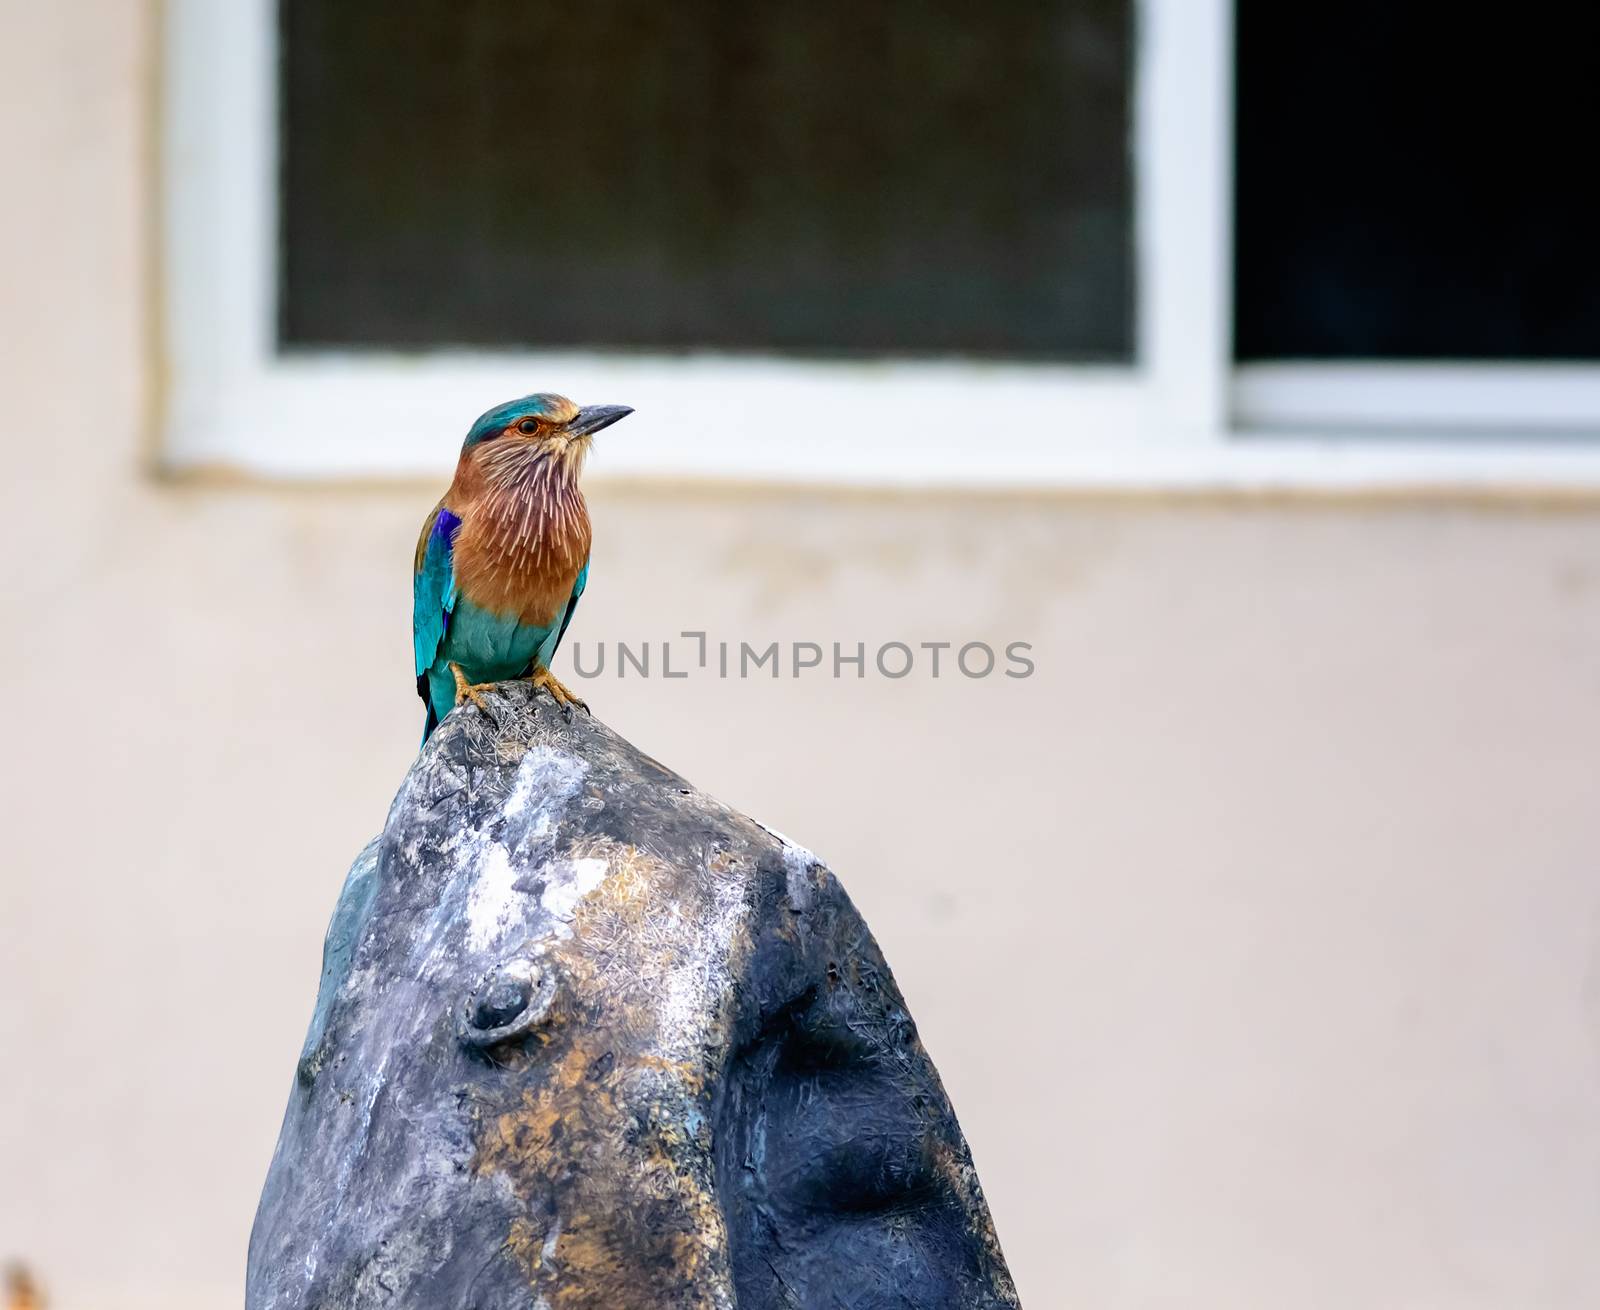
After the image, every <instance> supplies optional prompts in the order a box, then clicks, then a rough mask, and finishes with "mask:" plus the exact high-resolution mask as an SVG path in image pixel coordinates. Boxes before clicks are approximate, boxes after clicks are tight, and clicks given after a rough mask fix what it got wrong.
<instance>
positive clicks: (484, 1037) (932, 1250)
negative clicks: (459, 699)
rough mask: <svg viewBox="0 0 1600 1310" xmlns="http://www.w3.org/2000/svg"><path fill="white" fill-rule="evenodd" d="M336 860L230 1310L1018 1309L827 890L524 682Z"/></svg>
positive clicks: (855, 927)
mask: <svg viewBox="0 0 1600 1310" xmlns="http://www.w3.org/2000/svg"><path fill="white" fill-rule="evenodd" d="M486 708H487V710H488V713H484V712H483V711H481V710H479V709H478V708H476V707H474V706H471V705H468V706H464V707H462V708H461V709H460V710H458V711H457V712H456V713H454V714H451V715H450V716H449V717H448V718H447V719H446V721H445V722H444V724H443V725H442V727H441V728H440V729H439V730H438V731H437V732H436V733H435V734H434V735H433V736H432V738H431V739H430V740H429V741H428V743H427V745H426V747H425V749H424V750H423V752H422V754H421V755H420V757H419V758H418V759H417V762H416V764H415V765H414V766H413V768H412V769H411V772H410V774H409V776H408V777H407V778H406V780H405V783H404V785H403V786H402V787H401V789H400V793H399V795H398V796H397V797H396V798H395V801H394V805H393V807H392V808H391V810H390V813H389V819H388V823H387V824H386V826H385V828H384V831H383V834H382V836H381V837H379V838H378V839H377V840H375V841H374V842H372V844H371V845H369V846H368V847H367V848H366V850H364V851H363V852H362V853H361V855H360V856H359V857H358V858H357V859H356V862H355V865H354V866H353V867H352V869H351V871H350V874H349V877H348V878H347V880H346V882H345V887H344V891H343V894H342V895H341V896H340V898H339V904H338V908H337V909H336V910H335V912H334V916H333V921H332V923H331V925H330V927H329V929H328V937H327V943H326V946H325V948H324V963H323V974H322V985H321V990H320V992H319V993H318V996H317V1003H316V1010H315V1013H314V1015H313V1017H312V1021H311V1030H310V1033H309V1034H308V1035H307V1038H306V1043H305V1049H304V1051H303V1052H302V1054H301V1057H300V1063H299V1068H298V1072H297V1076H296V1079H295V1084H294V1086H293V1089H292V1091H291V1094H290V1099H289V1107H288V1111H287V1113H286V1114H285V1116H284V1122H283V1129H282V1132H281V1135H280V1137H279V1141H278V1147H277V1151H276V1153H275V1154H274V1156H273V1160H272V1167H271V1171H270V1172H269V1174H268V1176H267V1182H266V1187H265V1190H264V1191H263V1193H262V1197H261V1208H260V1211H259V1213H258V1214H257V1216H256V1223H255V1229H254V1232H253V1233H252V1235H251V1241H250V1260H249V1274H248V1284H247V1292H246V1304H247V1307H248V1310H367V1307H377V1306H387V1307H406V1308H409V1307H415V1308H416V1310H823V1308H824V1307H826V1308H827V1310H838V1308H842V1307H848V1308H849V1310H955V1308H956V1307H961V1308H963V1310H966V1308H970V1310H998V1308H999V1307H1014V1306H1016V1305H1017V1304H1018V1303H1017V1298H1016V1293H1015V1291H1014V1290H1013V1288H1012V1284H1011V1279H1010V1276H1009V1275H1008V1273H1007V1271H1006V1266H1005V1261H1004V1259H1003V1258H1002V1256H1001V1254H1000V1246H999V1243H998V1241H997V1240H996V1237H995V1232H994V1228H993V1226H992V1224H991V1222H990V1219H989V1212H988V1209H987V1207H986V1206H985V1204H984V1199H983V1193H982V1191H981V1190H980V1188H979V1186H978V1179H977V1175H976V1174H975V1173H974V1171H973V1166H972V1161H971V1158H970V1156H969V1154H968V1151H967V1147H966V1143H965V1141H964V1140H963V1139H962V1136H961V1131H960V1128H959V1126H958V1125H957V1123H956V1119H955V1116H954V1114H953V1112H952V1111H951V1108H950V1104H949V1102H948V1100H947V1099H946V1097H945V1094H944V1090H943V1088H942V1087H941V1086H940V1084H939V1078H938V1075H937V1074H936V1073H935V1071H934V1068H933V1064H932V1063H931V1062H930V1060H929V1059H928V1056H927V1053H926V1052H925V1051H924V1050H923V1048H922V1045H921V1043H920V1042H919V1041H918V1039H917V1031H916V1026H915V1024H914V1023H913V1022H912V1020H911V1016H910V1014H909V1013H908V1012H907V1010H906V1006H905V1002H904V1000H903V999H902V998H901V996H900V993H899V991H898V989H897V988H896V987H895V983H894V978H893V977H892V975H891V974H890V972H889V968H888V966H887V965H886V964H885V963H884V960H883V957H882V955H881V954H880V953H879V951H878V947H877V944H876V943H875V942H874V941H873V939H872V935H871V934H870V933H869V932H868V931H867V927H866V925H865V924H864V923H863V922H862V920H861V917H860V915H859V914H857V913H856V910H855V908H854V907H853V906H852V905H851V903H850V901H849V899H848V897H846V895H845V894H844V892H843V890H842V889H841V888H840V886H839V884H838V882H837V881H836V880H835V879H834V877H833V875H832V874H831V873H830V872H829V871H828V870H827V869H826V868H824V867H823V866H822V865H821V864H819V863H818V862H817V860H816V859H815V858H814V857H813V856H812V855H811V854H810V853H809V852H807V851H805V850H803V849H802V848H800V847H798V846H795V845H793V844H792V843H791V842H789V841H787V840H786V839H785V838H783V837H782V836H780V835H779V834H777V833H774V832H771V831H769V830H768V829H766V828H763V827H762V826H761V825H759V824H757V823H755V822H752V821H751V820H750V819H747V818H745V817H743V816H742V815H739V814H736V813H734V812H733V811H732V810H729V809H728V808H727V807H725V806H723V805H720V804H718V803H717V802H716V801H714V800H712V799H711V798H710V797H707V796H705V795H702V794H701V793H700V792H698V791H696V790H695V789H694V788H692V787H691V786H689V784H688V783H686V782H685V781H684V780H683V779H682V778H679V777H677V776H676V775H675V774H673V773H671V772H669V771H668V770H667V769H665V768H663V767H662V766H661V765H659V764H657V763H656V762H655V761H654V760H652V759H650V758H649V757H647V756H645V755H642V754H641V753H640V752H638V751H637V750H635V749H634V748H633V747H632V746H630V745H629V744H628V743H627V742H625V741H623V740H621V739H620V738H619V737H617V736H616V735H615V734H614V733H612V732H610V731H609V730H607V729H606V728H605V727H603V726H602V725H600V724H599V723H597V722H595V721H594V720H593V719H591V718H589V717H588V716H587V715H584V714H576V715H571V713H570V711H568V712H567V713H563V712H562V711H561V710H559V709H558V708H557V707H556V706H555V704H554V703H553V702H552V701H551V700H550V699H548V698H547V696H546V695H545V694H543V693H539V692H535V691H534V690H532V689H531V688H530V687H529V686H528V685H527V684H526V683H521V684H518V683H507V684H504V685H503V686H502V687H500V688H498V689H496V690H493V691H491V692H489V693H488V695H487V701H486Z"/></svg>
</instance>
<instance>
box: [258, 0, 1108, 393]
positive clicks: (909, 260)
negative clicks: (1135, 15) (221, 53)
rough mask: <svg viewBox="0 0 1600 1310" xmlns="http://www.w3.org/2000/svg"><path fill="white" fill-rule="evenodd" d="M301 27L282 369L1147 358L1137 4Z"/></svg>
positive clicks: (292, 84) (327, 19)
mask: <svg viewBox="0 0 1600 1310" xmlns="http://www.w3.org/2000/svg"><path fill="white" fill-rule="evenodd" d="M281 14H282V26H281V34H282V36H281V39H282V60H281V63H280V69H281V72H280V76H279V95H280V104H281V106H282V115H281V119H280V122H281V125H282V131H281V136H280V142H281V153H282V157H283V172H282V175H281V186H280V194H279V214H280V231H281V233H282V261H281V268H280V283H279V340H280V343H281V344H283V345H285V346H288V347H294V348H301V347H306V348H316V347H322V346H330V345H331V346H340V347H350V348H354V349H372V348H385V347H390V348H399V349H405V350H414V349H429V348H435V347H439V346H480V347H491V348H496V349H504V348H508V347H511V348H521V347H567V346H574V345H576V346H585V347H602V348H634V349H644V350H649V349H668V350H683V349H703V348H712V349H718V350H728V351H737V352H756V353H760V352H766V353H780V354H785V353H786V354H796V355H801V356H805V355H811V356H835V355H845V356H849V355H865V356H870V357H884V356H888V357H917V356H927V355H942V354H958V355H965V356H978V357H993V358H1001V359H1046V360H1106V361H1113V362H1126V361H1128V360H1129V359H1130V358H1131V356H1132V353H1133V321H1132V315H1133V299H1132V295H1133V292H1132V277H1133V256H1132V251H1133V209H1132V179H1131V175H1130V161H1129V154H1128V122H1129V92H1130V87H1131V73H1132V48H1131V35H1132V33H1131V21H1132V15H1131V12H1130V0H1054V2H1053V3H1043V4H1041V3H1038V0H995V2H994V3H990V4H987V5H981V6H980V5H973V4H970V3H966V2H964V0H876V2H875V3H870V4H862V3H860V0H811V2H810V3H807V4H804V5H750V4H729V3H726V2H725V0H682V2H681V3H677V4H672V5H662V4H659V3H654V2H652V0H592V2H591V3H587V4H582V5H570V4H561V5H557V4H529V3H526V0H482V2H480V3H477V4H472V5H466V6H462V5H450V4H440V3H436V2H435V3H415V2H414V0H413V2H411V3H400V4H396V3H395V2H394V0H340V3H337V4H333V3H329V2H328V0H282V4H281ZM378 106H381V107H382V109H381V112H374V110H375V107H378ZM401 143H403V144H401Z"/></svg>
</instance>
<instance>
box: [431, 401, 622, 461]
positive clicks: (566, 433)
mask: <svg viewBox="0 0 1600 1310" xmlns="http://www.w3.org/2000/svg"><path fill="white" fill-rule="evenodd" d="M631 413H633V410H632V409H630V408H629V407H628V406H627V405H585V406H583V407H582V408H581V409H580V408H579V407H578V406H577V405H574V404H573V403H572V402H571V401H570V400H568V399H567V398H566V397H565V396H558V395H556V394H554V393H553V392H540V393H539V394H537V395H532V396H523V397H521V398H520V399H518V400H509V401H507V402H506V403H505V404H503V405H496V406H495V407H494V408H493V409H491V410H488V411H487V412H486V413H484V414H481V415H479V417H478V421H477V422H476V423H474V424H473V425H472V429H471V431H469V432H468V433H467V439H466V441H465V442H464V443H463V444H462V446H461V453H462V455H463V456H467V455H472V456H473V457H475V458H477V459H479V460H480V461H484V462H487V463H489V464H499V463H505V464H507V465H511V464H517V465H525V464H527V463H529V462H532V461H537V460H544V459H553V460H558V461H559V462H560V463H562V464H563V465H565V466H566V467H567V468H569V469H571V471H572V472H573V473H576V472H577V471H578V469H579V468H580V467H581V466H582V464H583V457H584V455H585V454H586V453H587V452H588V449H589V441H590V439H591V438H592V437H593V436H594V434H595V433H596V432H598V431H600V429H601V428H608V427H610V426H611V425H612V424H613V423H615V422H616V421H617V420H618V419H622V418H627V417H628V415H629V414H631Z"/></svg>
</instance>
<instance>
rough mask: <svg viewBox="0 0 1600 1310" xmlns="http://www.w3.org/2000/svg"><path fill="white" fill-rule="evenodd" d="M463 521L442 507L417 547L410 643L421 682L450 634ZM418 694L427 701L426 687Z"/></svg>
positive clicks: (427, 525) (429, 523)
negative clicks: (458, 536)
mask: <svg viewBox="0 0 1600 1310" xmlns="http://www.w3.org/2000/svg"><path fill="white" fill-rule="evenodd" d="M460 527H461V520H460V519H458V518H457V517H456V516H455V515H454V514H452V513H451V512H450V511H449V510H447V509H446V508H445V507H444V506H443V505H440V506H439V508H438V510H436V511H435V513H434V515H433V517H432V518H431V519H429V520H428V522H427V523H426V524H424V525H423V529H422V531H423V539H422V541H421V542H419V543H418V546H417V565H416V568H417V572H416V578H415V581H414V584H413V590H412V599H411V642H412V649H413V653H414V655H415V656H416V670H417V677H418V679H419V680H420V679H422V678H423V677H424V676H425V675H426V674H427V672H428V669H429V668H430V667H431V666H432V664H433V662H434V660H436V659H437V658H438V657H439V647H440V646H442V645H443V644H444V638H445V634H446V633H447V632H448V631H449V630H450V616H451V614H452V613H453V612H454V610H455V607H456V570H455V560H454V550H455V540H456V531H457V529H459V528H460ZM418 690H419V691H421V692H422V698H423V699H424V700H426V699H427V698H428V696H427V690H426V684H425V683H421V682H419V685H418Z"/></svg>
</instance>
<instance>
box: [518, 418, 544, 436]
mask: <svg viewBox="0 0 1600 1310" xmlns="http://www.w3.org/2000/svg"><path fill="white" fill-rule="evenodd" d="M538 430H539V420H538V419H536V418H525V419H523V420H522V422H520V423H518V424H517V431H518V432H521V433H523V434H525V435H526V436H530V437H531V436H532V435H533V434H534V433H535V432H537V431H538Z"/></svg>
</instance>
